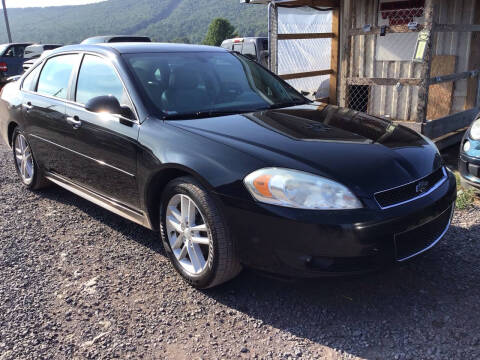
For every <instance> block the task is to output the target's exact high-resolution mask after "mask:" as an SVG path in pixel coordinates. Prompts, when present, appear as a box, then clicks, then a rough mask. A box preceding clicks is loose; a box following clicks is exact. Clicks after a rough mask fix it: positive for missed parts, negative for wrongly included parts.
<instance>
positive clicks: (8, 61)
mask: <svg viewBox="0 0 480 360" xmlns="http://www.w3.org/2000/svg"><path fill="white" fill-rule="evenodd" d="M29 45H32V44H31V43H21V44H1V45H0V86H1V85H3V84H4V83H5V82H6V81H7V79H8V78H9V77H10V76H15V75H20V74H22V73H23V67H22V65H23V61H24V53H25V48H26V47H27V46H29Z"/></svg>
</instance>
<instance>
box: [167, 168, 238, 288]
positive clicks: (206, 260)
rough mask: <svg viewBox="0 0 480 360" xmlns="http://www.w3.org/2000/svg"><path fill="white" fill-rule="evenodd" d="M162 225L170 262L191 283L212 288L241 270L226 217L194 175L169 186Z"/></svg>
mask: <svg viewBox="0 0 480 360" xmlns="http://www.w3.org/2000/svg"><path fill="white" fill-rule="evenodd" d="M160 224H161V236H162V241H163V244H164V247H165V250H166V252H167V254H168V256H169V258H170V261H171V262H172V264H173V266H174V267H175V269H176V270H177V271H178V272H179V273H180V274H181V275H182V277H183V278H184V279H185V280H187V282H189V283H190V284H191V285H193V286H195V287H197V288H202V289H203V288H210V287H213V286H216V285H219V284H221V283H223V282H226V281H228V280H230V279H232V278H233V277H235V276H236V275H237V274H238V273H239V272H240V270H241V266H240V262H239V260H238V257H237V254H236V248H235V244H234V242H233V240H232V239H231V237H230V236H229V233H228V228H227V226H226V223H225V221H224V219H223V216H222V215H221V213H220V211H219V209H218V207H217V205H216V203H215V201H214V199H213V198H212V197H211V196H210V195H209V194H208V193H207V191H206V190H205V189H204V188H203V187H202V186H201V185H200V184H198V182H196V181H195V180H194V179H193V178H189V177H184V178H179V179H175V180H173V181H171V182H170V183H169V184H168V185H167V186H166V188H165V191H164V194H163V197H162V204H161V212H160Z"/></svg>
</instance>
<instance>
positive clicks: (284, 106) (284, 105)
mask: <svg viewBox="0 0 480 360" xmlns="http://www.w3.org/2000/svg"><path fill="white" fill-rule="evenodd" d="M305 104H308V102H306V101H303V100H302V101H289V102H284V103H279V104H272V105H270V107H269V109H281V108H286V107H291V106H297V105H305Z"/></svg>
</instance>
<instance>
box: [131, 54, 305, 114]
mask: <svg viewBox="0 0 480 360" xmlns="http://www.w3.org/2000/svg"><path fill="white" fill-rule="evenodd" d="M125 58H126V59H127V61H128V63H129V64H130V66H131V68H132V70H133V73H134V74H135V77H136V81H137V82H138V83H139V84H140V85H141V88H142V89H143V91H144V93H145V95H146V97H147V99H148V102H149V103H150V105H151V106H152V108H153V109H154V110H155V112H156V113H157V114H160V115H161V116H162V117H163V118H170V119H175V118H191V117H202V116H220V115H223V114H234V113H241V112H251V111H258V110H264V109H273V108H280V107H286V106H293V105H299V104H305V103H307V102H308V101H309V100H307V99H306V98H304V97H303V96H302V95H301V94H299V93H298V92H297V91H296V90H295V89H293V88H292V87H291V86H290V85H288V84H287V83H286V82H284V81H283V80H280V79H279V78H278V77H276V76H275V75H273V74H271V73H270V72H269V71H267V70H266V69H264V68H263V67H262V66H260V65H258V64H257V63H255V62H254V61H250V60H248V59H247V58H245V57H243V56H240V55H238V54H235V53H229V52H192V53H189V52H177V53H148V54H127V55H125Z"/></svg>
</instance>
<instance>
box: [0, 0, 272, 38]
mask: <svg viewBox="0 0 480 360" xmlns="http://www.w3.org/2000/svg"><path fill="white" fill-rule="evenodd" d="M8 14H9V19H10V26H11V30H12V36H13V40H14V41H33V42H42V43H63V44H71V43H77V42H79V41H81V40H83V39H85V38H87V37H90V36H95V35H106V34H137V35H148V36H150V37H152V38H153V39H154V40H156V41H174V40H178V39H188V41H189V42H192V43H199V42H201V41H202V40H203V38H204V37H205V34H206V32H207V28H208V25H209V23H210V22H211V21H212V20H213V19H214V18H216V17H224V18H226V19H228V20H230V22H231V23H232V24H233V25H234V26H235V28H236V29H237V32H238V34H239V35H241V36H256V35H257V36H258V35H265V34H266V32H267V12H266V8H265V7H263V6H260V5H246V4H240V1H239V0H108V1H105V2H101V3H97V4H90V5H79V6H60V7H46V8H26V9H9V10H8ZM2 15H3V14H2ZM3 42H7V34H6V31H5V23H4V20H3V16H1V17H0V43H3Z"/></svg>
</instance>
